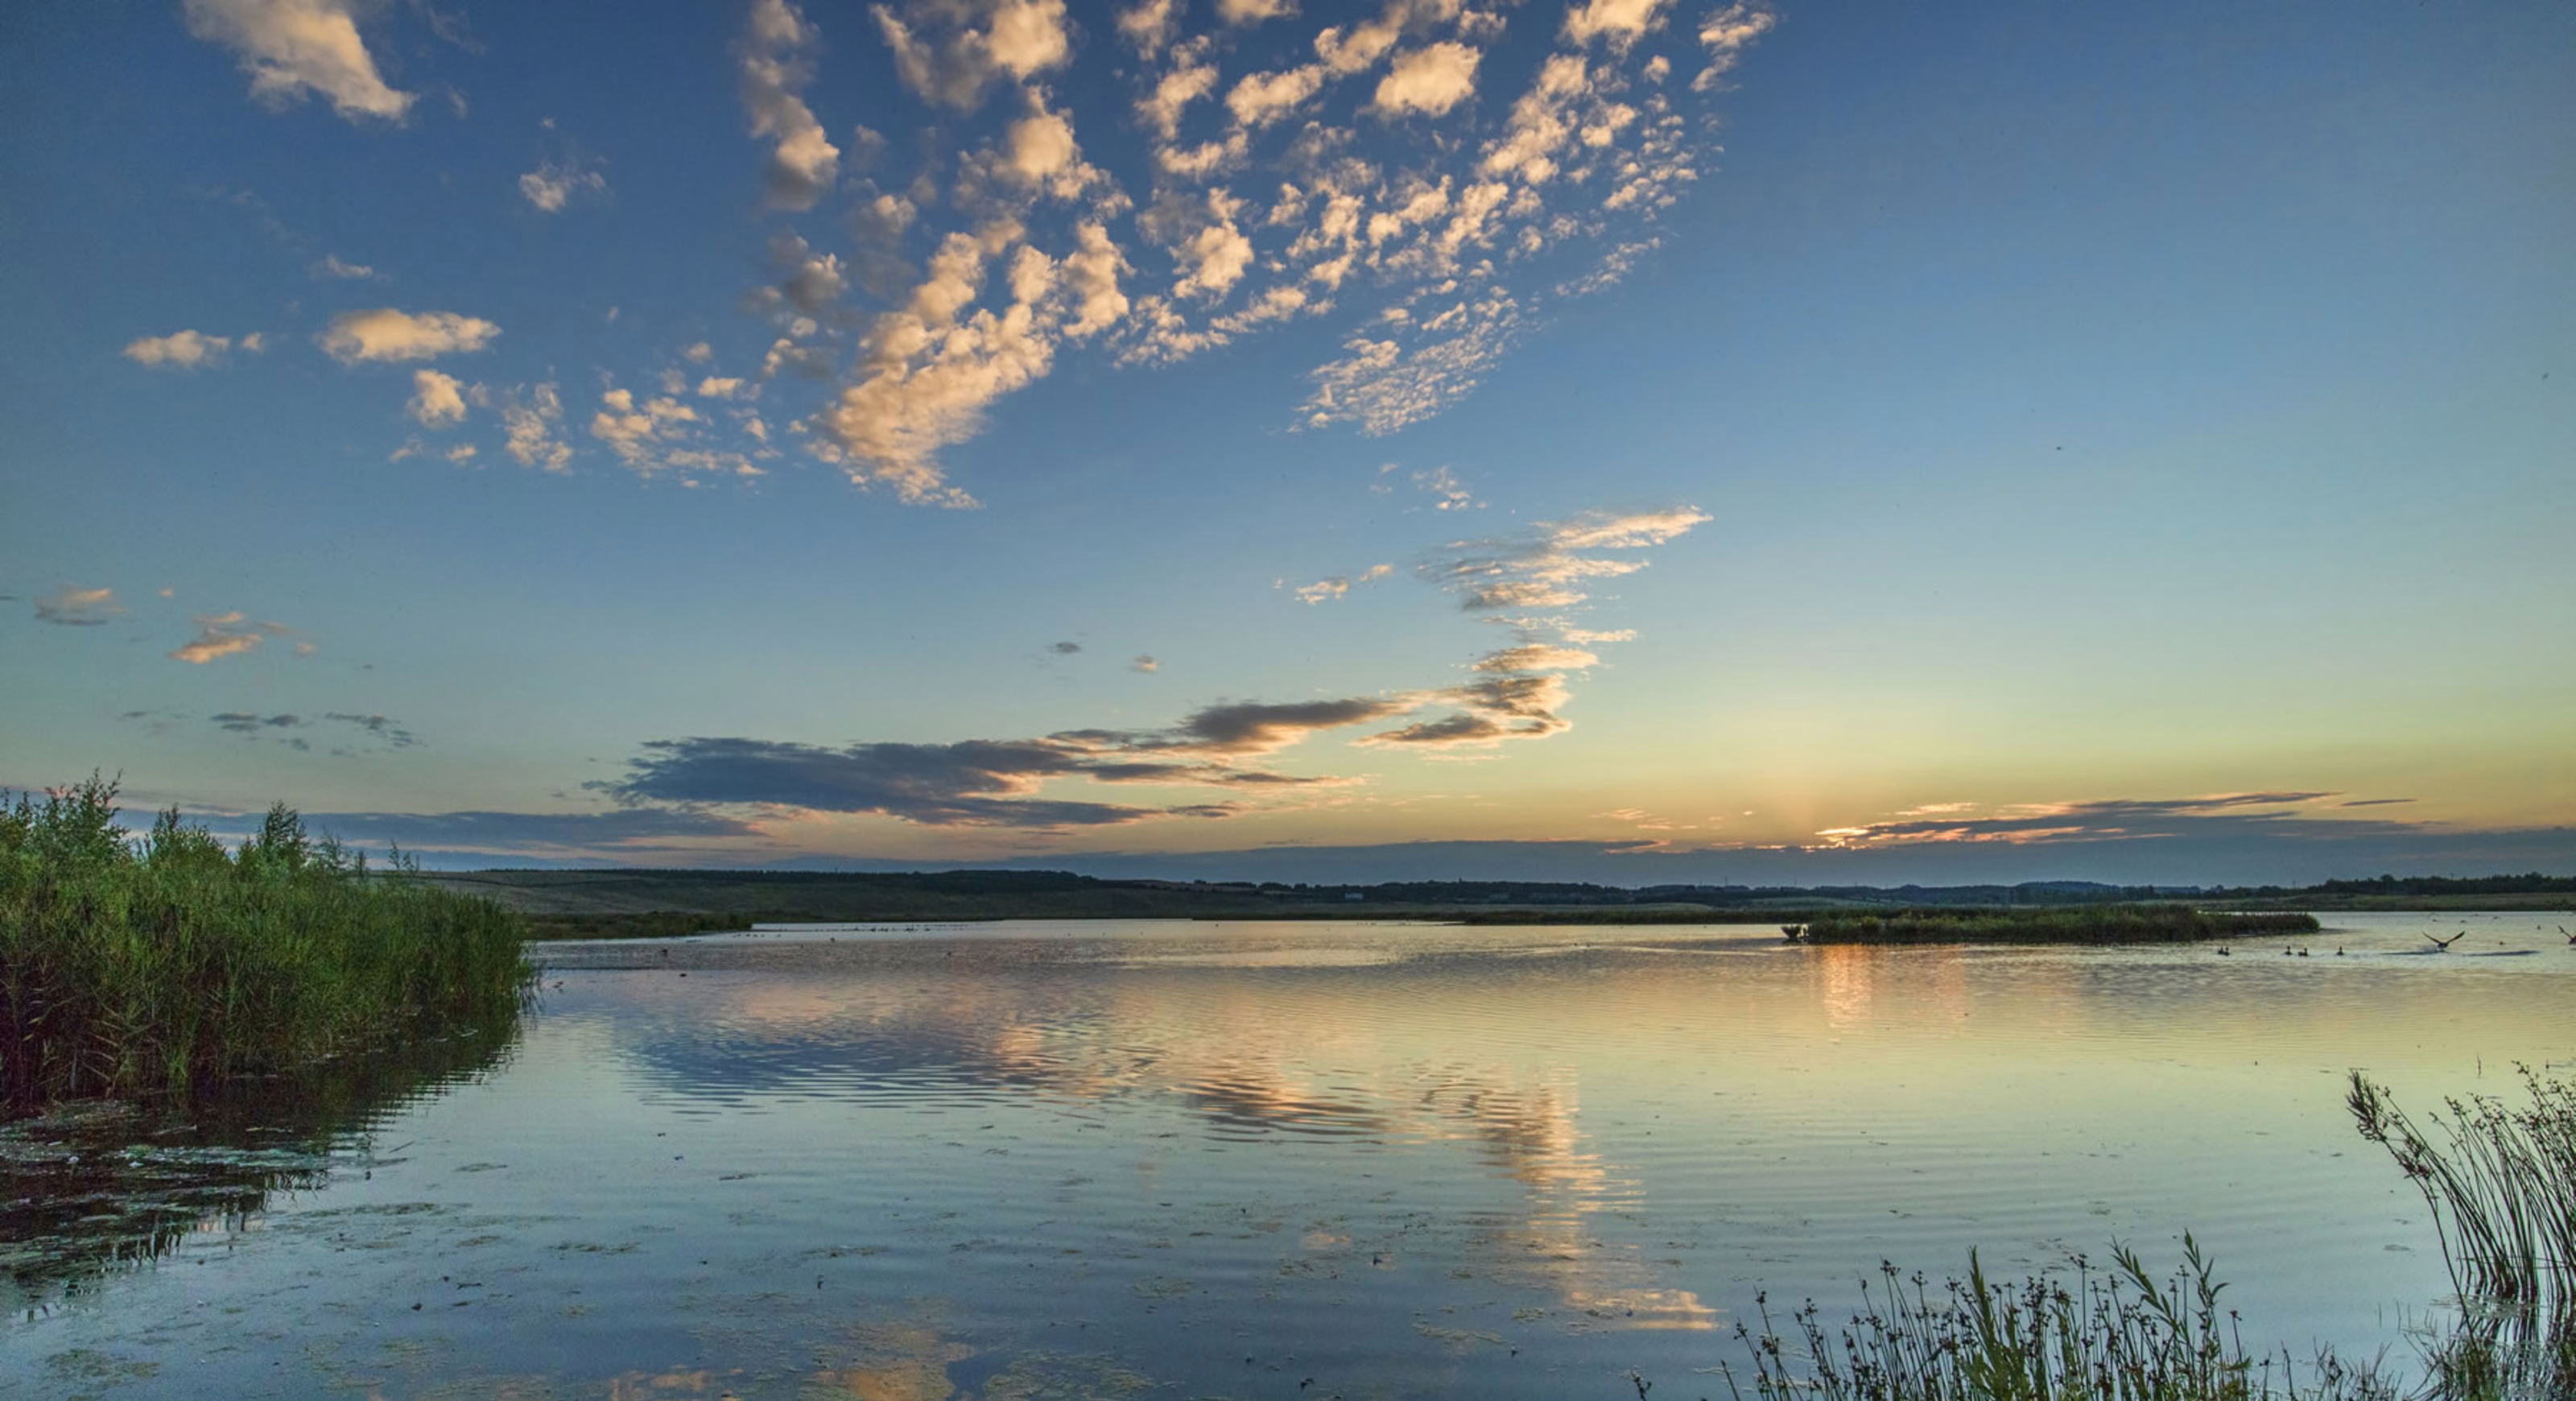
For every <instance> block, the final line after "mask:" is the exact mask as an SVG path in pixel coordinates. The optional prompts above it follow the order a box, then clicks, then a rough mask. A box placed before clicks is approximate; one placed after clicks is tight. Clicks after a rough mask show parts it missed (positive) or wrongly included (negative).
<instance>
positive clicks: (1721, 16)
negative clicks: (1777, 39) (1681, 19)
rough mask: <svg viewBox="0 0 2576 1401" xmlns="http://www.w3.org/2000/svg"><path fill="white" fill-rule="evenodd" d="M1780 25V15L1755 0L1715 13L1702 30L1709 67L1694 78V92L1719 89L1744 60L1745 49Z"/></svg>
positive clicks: (1700, 36)
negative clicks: (1722, 79)
mask: <svg viewBox="0 0 2576 1401" xmlns="http://www.w3.org/2000/svg"><path fill="white" fill-rule="evenodd" d="M1779 23H1780V16H1779V15H1778V14H1777V13H1775V12H1773V11H1772V9H1771V8H1770V7H1769V6H1767V5H1763V4H1760V3H1755V2H1754V0H1738V3H1736V4H1733V5H1729V6H1727V7H1726V8H1725V9H1723V10H1718V11H1714V12H1712V13H1711V14H1710V15H1709V17H1708V19H1707V21H1706V22H1705V23H1703V24H1702V25H1700V27H1699V42H1700V47H1702V48H1704V49H1706V50H1708V66H1707V67H1705V68H1702V69H1701V70H1700V72H1699V76H1698V77H1696V78H1693V79H1691V91H1693V92H1707V91H1709V90H1711V89H1713V88H1715V87H1717V86H1718V81H1719V80H1720V79H1721V78H1723V77H1725V76H1726V74H1728V73H1729V72H1731V71H1733V70H1734V68H1735V65H1736V64H1737V63H1739V62H1741V61H1742V60H1743V57H1744V51H1745V49H1747V48H1749V47H1751V45H1752V43H1753V41H1754V40H1756V39H1759V38H1761V37H1762V36H1763V35H1765V34H1768V33H1770V32H1771V30H1772V29H1773V28H1774V27H1775V26H1777V25H1778V24H1779Z"/></svg>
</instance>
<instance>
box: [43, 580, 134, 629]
mask: <svg viewBox="0 0 2576 1401" xmlns="http://www.w3.org/2000/svg"><path fill="white" fill-rule="evenodd" d="M124 612H125V605H124V604H122V603H119V602H117V601H116V590H114V589H84V588H76V587H74V586H72V585H70V584H65V585H63V586H62V587H61V588H59V589H56V590H54V591H53V592H52V593H49V594H47V595H45V596H44V597H43V598H40V599H37V600H36V619H37V621H39V622H46V623H56V624H59V625H61V626H63V627H70V628H94V627H98V626H99V625H101V624H103V623H105V622H106V621H107V620H108V619H110V618H114V617H117V616H119V615H121V614H123V613H124Z"/></svg>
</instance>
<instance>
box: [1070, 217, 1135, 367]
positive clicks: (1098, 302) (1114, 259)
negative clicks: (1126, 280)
mask: <svg viewBox="0 0 2576 1401" xmlns="http://www.w3.org/2000/svg"><path fill="white" fill-rule="evenodd" d="M1074 232H1075V238H1076V239H1077V241H1078V243H1079V245H1080V246H1079V247H1077V248H1076V249H1075V250H1074V251H1073V252H1072V253H1070V254H1068V255H1066V257H1065V260H1064V277H1065V283H1066V285H1067V286H1068V287H1069V288H1070V289H1071V290H1072V292H1073V295H1074V298H1075V303H1074V316H1073V320H1072V322H1071V323H1070V324H1068V325H1067V326H1066V327H1065V328H1064V333H1065V334H1066V335H1068V336H1071V337H1072V338H1073V339H1075V340H1084V339H1087V338H1089V337H1091V336H1094V335H1098V334H1099V333H1100V332H1102V331H1105V330H1108V329H1109V328H1110V327H1112V326H1115V325H1117V324H1118V322H1119V321H1120V320H1121V319H1123V318H1124V317H1125V316H1126V315H1127V310H1128V305H1129V303H1128V300H1127V294H1126V293H1124V292H1122V291H1120V290H1119V289H1118V274H1120V273H1121V272H1124V271H1127V259H1126V257H1125V255H1123V254H1121V253H1120V252H1119V251H1118V245H1117V244H1115V243H1112V242H1111V241H1110V239H1109V230H1108V229H1106V228H1104V227H1103V226H1101V225H1099V224H1097V223H1085V224H1082V225H1080V226H1079V227H1077V228H1076V229H1075V231H1074Z"/></svg>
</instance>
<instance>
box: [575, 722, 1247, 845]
mask: <svg viewBox="0 0 2576 1401" xmlns="http://www.w3.org/2000/svg"><path fill="white" fill-rule="evenodd" d="M1079 766H1080V759H1079V756H1078V754H1075V753H1071V752H1068V751H1066V750H1064V749H1063V748H1061V747H1058V746H1055V745H1052V744H1049V743H1047V742H1044V741H1035V740H1028V741H1017V742H993V741H983V740H969V741H966V742H963V743H959V744H854V745H851V746H849V747H848V748H846V749H827V748H822V747H819V746H815V745H807V744H787V743H778V742H772V741H762V740H750V739H682V740H656V741H653V742H651V743H648V744H647V745H645V754H644V756H643V757H642V758H639V759H637V760H635V761H634V763H633V765H632V766H631V769H630V773H629V775H628V777H627V779H626V781H625V782H623V783H622V784H620V785H619V786H618V789H617V791H618V793H619V795H620V796H621V797H624V798H628V799H630V800H653V801H663V802H682V803H729V804H762V805H777V806H785V807H797V808H805V809H809V810H812V811H817V812H840V813H873V814H878V815H882V816H887V817H895V818H900V819H902V820H904V821H907V822H913V823H918V824H921V825H923V826H931V827H1027V828H1062V827H1096V826H1107V825H1115V824H1119V823H1127V822H1140V821H1144V820H1146V819H1149V818H1153V817H1157V816H1161V815H1163V814H1162V812H1161V811H1160V810H1158V809H1154V808H1145V807H1135V806H1130V805H1126V804H1117V803H1094V802H1081V801H1074V800H1065V799H1048V798H1038V797H1032V796H1029V795H1030V794H1032V793H1034V792H1036V791H1037V789H1038V787H1039V785H1041V784H1042V783H1043V782H1045V781H1046V780H1047V779H1049V778H1053V777H1057V776H1061V775H1066V774H1071V773H1073V772H1076V771H1077V770H1078V768H1079ZM1192 812H1193V815H1216V814H1215V813H1214V812H1213V810H1208V809H1204V808H1199V809H1193V810H1192Z"/></svg>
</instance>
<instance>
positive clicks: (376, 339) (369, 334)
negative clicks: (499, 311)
mask: <svg viewBox="0 0 2576 1401" xmlns="http://www.w3.org/2000/svg"><path fill="white" fill-rule="evenodd" d="M499 334H501V328H500V327H498V326H495V325H493V324H492V323H491V322H489V321H485V320H483V319H482V318H480V317H475V316H459V315H457V314H456V313H455V312H452V311H424V312H420V313H417V314H414V313H411V312H405V311H397V310H395V309H394V308H392V307H377V308H374V309H372V310H368V311H344V312H341V313H340V314H339V315H337V316H334V317H332V318H331V328H330V329H329V330H327V331H325V332H323V333H322V334H321V335H320V336H317V337H315V340H316V342H317V343H318V344H320V345H321V347H322V349H323V351H324V352H325V353H327V354H329V355H330V357H331V358H332V359H334V360H337V361H339V362H340V363H341V364H343V365H359V364H368V363H386V362H393V361H402V360H433V359H436V358H437V357H439V356H441V355H461V354H468V353H471V352H473V351H477V350H481V349H483V348H484V347H485V346H487V345H490V344H491V343H492V338H493V337H494V336H497V335H499Z"/></svg>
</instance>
